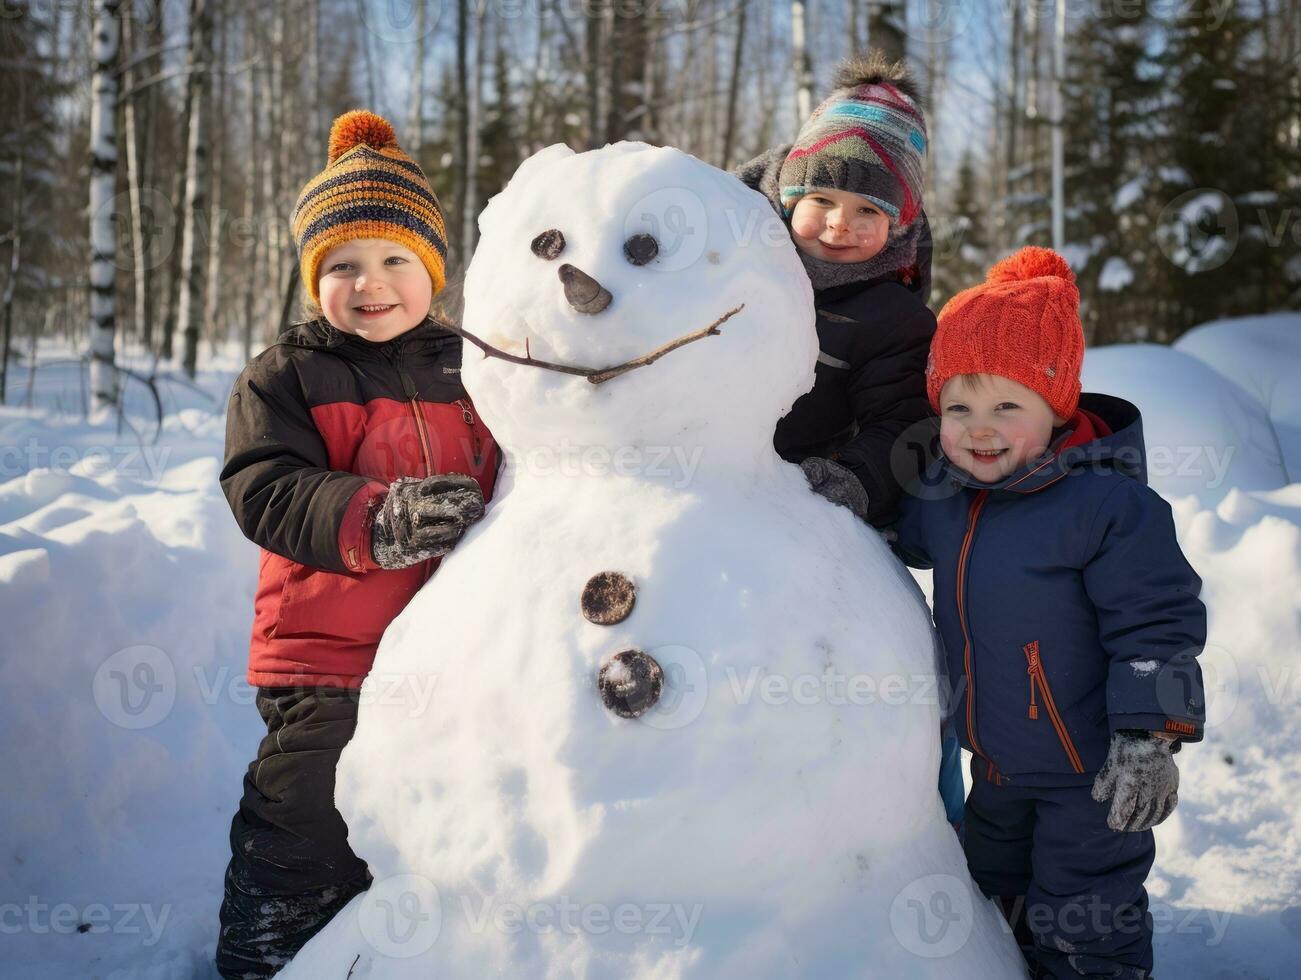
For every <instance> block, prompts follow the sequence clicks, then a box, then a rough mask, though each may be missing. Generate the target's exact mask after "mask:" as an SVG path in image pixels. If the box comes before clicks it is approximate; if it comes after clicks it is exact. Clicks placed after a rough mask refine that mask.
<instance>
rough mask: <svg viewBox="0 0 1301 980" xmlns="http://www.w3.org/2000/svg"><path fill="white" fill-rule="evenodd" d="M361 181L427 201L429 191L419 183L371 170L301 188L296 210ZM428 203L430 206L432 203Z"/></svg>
mask: <svg viewBox="0 0 1301 980" xmlns="http://www.w3.org/2000/svg"><path fill="white" fill-rule="evenodd" d="M363 181H365V182H369V183H372V184H389V185H392V186H393V187H400V188H402V189H403V190H404V191H408V192H409V193H410V195H411V197H412V199H413V200H425V201H428V197H429V190H428V187H427V186H426V187H421V186H420V184H419V182H417V181H414V180H410V179H408V178H407V177H405V176H403V175H402V174H393V173H385V172H384V171H383V170H380V169H378V168H375V169H373V170H368V171H365V172H363V173H359V174H356V175H355V176H354V175H353V174H338V175H336V176H333V177H330V178H329V179H328V180H325V181H322V182H321V183H319V184H315V185H312V184H309V185H308V186H307V187H305V188H303V194H302V196H301V197H300V198H299V200H298V210H299V211H300V212H301V211H302V210H305V209H307V208H308V207H310V206H311V205H312V203H313V202H314V201H316V200H317V199H318V198H319V197H322V196H326V195H328V194H329V192H330V191H333V190H336V189H337V188H340V187H352V186H354V185H356V184H358V183H361V182H363ZM436 201H437V199H436V198H435V202H436ZM430 203H431V204H432V203H434V202H430Z"/></svg>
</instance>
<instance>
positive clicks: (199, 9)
mask: <svg viewBox="0 0 1301 980" xmlns="http://www.w3.org/2000/svg"><path fill="white" fill-rule="evenodd" d="M211 18H212V8H211V6H210V0H191V2H190V53H189V61H188V67H189V75H188V76H187V78H186V83H187V85H188V87H189V92H190V94H189V103H190V120H189V127H188V140H187V143H186V153H185V216H184V224H183V226H182V230H181V270H182V275H184V277H185V283H184V287H183V288H182V289H181V294H180V307H179V311H178V313H177V320H178V321H179V322H180V326H181V329H182V331H184V337H185V348H184V352H183V355H182V367H183V368H184V369H185V373H186V375H187V376H189V377H191V378H193V377H194V374H195V371H196V369H197V367H198V354H199V328H200V324H201V321H202V319H203V309H204V305H203V299H204V296H203V287H204V282H205V280H206V275H205V273H206V268H205V266H206V262H205V259H206V255H205V254H204V250H203V247H202V244H201V243H200V241H199V223H200V222H201V221H203V219H204V214H205V210H206V204H207V200H208V198H207V190H208V116H209V113H210V107H209V105H208V79H209V77H210V72H211V67H212V38H211V31H212V19H211Z"/></svg>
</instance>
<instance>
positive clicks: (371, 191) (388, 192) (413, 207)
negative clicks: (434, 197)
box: [294, 184, 446, 249]
mask: <svg viewBox="0 0 1301 980" xmlns="http://www.w3.org/2000/svg"><path fill="white" fill-rule="evenodd" d="M381 201H382V202H384V206H386V207H387V206H397V207H400V208H401V209H403V210H404V211H408V212H410V213H411V214H412V215H413V216H414V217H416V218H418V219H419V220H421V221H423V222H425V223H426V224H427V225H428V226H429V227H430V229H432V230H433V231H434V232H435V236H434V237H435V239H437V238H446V230H445V229H444V226H443V216H442V215H441V214H440V213H439V212H438V211H437V210H436V209H435V208H434V207H433V206H432V205H431V204H430V202H429V201H428V199H426V198H423V197H413V196H412V195H411V194H409V193H407V192H406V191H404V190H402V189H401V188H396V187H391V186H388V185H384V184H360V185H350V184H345V185H343V186H341V187H336V188H335V189H334V190H333V191H332V192H331V193H329V194H328V195H325V196H324V197H323V199H321V200H319V201H318V202H317V204H316V206H315V207H312V208H308V209H304V210H303V211H302V212H300V213H299V214H298V215H296V216H295V220H294V234H295V235H297V236H298V237H300V238H302V239H304V240H306V239H307V238H310V237H311V234H312V232H311V228H312V225H313V224H316V225H319V224H320V222H321V221H326V220H330V218H331V216H332V215H334V214H336V213H337V212H338V210H339V209H340V208H345V207H349V206H356V205H359V204H366V203H378V202H381ZM309 219H310V221H311V223H310V224H305V222H307V221H308V220H309ZM443 247H444V249H445V248H446V245H445V244H444V246H443ZM434 248H436V249H437V248H438V243H437V241H435V242H434Z"/></svg>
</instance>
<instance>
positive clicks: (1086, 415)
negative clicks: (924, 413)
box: [926, 392, 1147, 493]
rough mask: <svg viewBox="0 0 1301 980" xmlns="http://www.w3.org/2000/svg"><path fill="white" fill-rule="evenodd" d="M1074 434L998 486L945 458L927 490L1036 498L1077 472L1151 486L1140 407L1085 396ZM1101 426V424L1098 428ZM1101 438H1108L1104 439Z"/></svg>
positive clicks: (1062, 432) (1062, 435)
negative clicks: (948, 487)
mask: <svg viewBox="0 0 1301 980" xmlns="http://www.w3.org/2000/svg"><path fill="white" fill-rule="evenodd" d="M1072 422H1076V423H1077V425H1074V426H1072V427H1070V428H1065V427H1063V428H1062V429H1058V430H1056V431H1055V435H1054V438H1053V441H1052V444H1051V445H1050V446H1049V447H1048V449H1047V451H1046V452H1045V453H1044V454H1043V455H1041V456H1039V457H1038V458H1036V459H1032V460H1030V461H1029V462H1028V463H1026V464H1025V465H1024V466H1023V467H1021V468H1020V469H1019V470H1017V471H1016V472H1015V473H1012V474H1010V475H1009V476H1007V477H1005V478H1004V479H1002V480H1000V481H999V482H997V483H982V482H981V481H980V480H977V479H976V478H975V477H973V476H971V474H969V473H967V472H966V471H965V470H961V469H959V468H958V467H956V466H954V465H952V464H951V463H950V462H949V461H948V460H947V459H945V458H944V457H943V456H941V457H940V458H939V459H938V460H936V462H935V463H933V464H932V465H931V467H930V468H929V469H928V470H927V473H926V485H927V486H930V487H936V486H942V485H943V484H945V483H950V484H953V485H956V486H964V487H970V488H972V489H974V490H1007V491H1009V492H1011V493H1034V492H1035V491H1036V490H1042V489H1043V488H1044V487H1047V486H1050V485H1051V484H1053V483H1056V482H1057V481H1058V480H1060V479H1061V478H1062V477H1064V476H1066V475H1067V474H1068V473H1070V472H1072V471H1079V470H1085V469H1092V468H1094V467H1100V468H1104V469H1109V470H1114V471H1116V472H1117V473H1121V474H1123V475H1125V476H1128V477H1130V478H1131V479H1135V480H1137V481H1138V482H1139V483H1144V484H1145V483H1147V456H1146V452H1145V450H1144V445H1143V418H1142V416H1141V415H1140V414H1139V411H1138V407H1137V406H1136V405H1134V404H1133V403H1131V402H1127V401H1125V399H1123V398H1117V397H1115V396H1114V395H1099V394H1092V393H1089V392H1086V393H1084V394H1082V395H1080V408H1079V412H1078V413H1077V415H1076V417H1075V419H1073V420H1072ZM1096 423H1101V425H1098V424H1096ZM1099 432H1103V433H1106V434H1103V435H1099V434H1098V433H1099Z"/></svg>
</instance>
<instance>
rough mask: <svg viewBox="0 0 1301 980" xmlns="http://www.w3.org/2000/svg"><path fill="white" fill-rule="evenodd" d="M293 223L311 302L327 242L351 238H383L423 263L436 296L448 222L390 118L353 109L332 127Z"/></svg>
mask: <svg viewBox="0 0 1301 980" xmlns="http://www.w3.org/2000/svg"><path fill="white" fill-rule="evenodd" d="M291 227H292V230H293V235H294V246H295V247H296V248H297V249H298V261H299V270H300V272H301V274H302V280H303V285H304V286H305V287H306V288H307V292H308V294H309V295H310V296H311V297H312V302H314V303H320V301H321V297H320V293H319V290H318V283H317V278H318V274H319V271H320V268H321V260H322V259H324V258H325V255H326V253H328V252H329V251H330V249H332V248H335V247H337V246H339V245H342V244H343V243H344V242H347V241H351V240H352V239H354V238H387V239H388V240H390V241H394V242H397V243H398V244H400V245H404V246H406V247H407V248H409V249H411V251H413V252H415V253H416V255H418V256H420V261H421V262H423V263H424V266H425V269H426V270H427V271H428V272H429V278H430V279H432V280H433V283H434V293H435V295H436V294H437V293H438V292H439V290H441V289H442V288H443V282H444V274H443V262H444V259H446V257H447V228H446V225H445V224H444V222H443V211H442V208H441V207H439V204H438V198H437V197H436V196H435V195H434V191H433V188H431V187H430V186H429V181H428V180H427V179H426V177H425V172H424V171H423V170H421V169H420V165H419V164H418V163H416V162H415V161H414V160H412V159H411V158H410V157H409V156H407V155H406V153H404V152H403V151H402V148H401V147H400V146H398V141H397V136H395V135H394V133H393V127H392V126H391V125H389V123H388V120H386V119H384V118H382V117H380V116H377V115H375V114H374V113H373V112H367V111H366V110H365V109H354V110H353V111H351V112H345V113H344V114H343V115H342V116H340V117H339V118H338V119H336V120H334V125H333V126H331V127H330V150H329V160H328V162H327V163H326V165H325V169H324V170H322V171H321V172H320V173H319V174H317V175H316V176H315V177H313V178H312V179H311V180H309V181H308V182H307V185H306V186H305V187H304V188H303V191H302V193H301V194H299V195H298V202H297V203H296V204H295V205H294V213H293V218H292V219H291Z"/></svg>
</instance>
